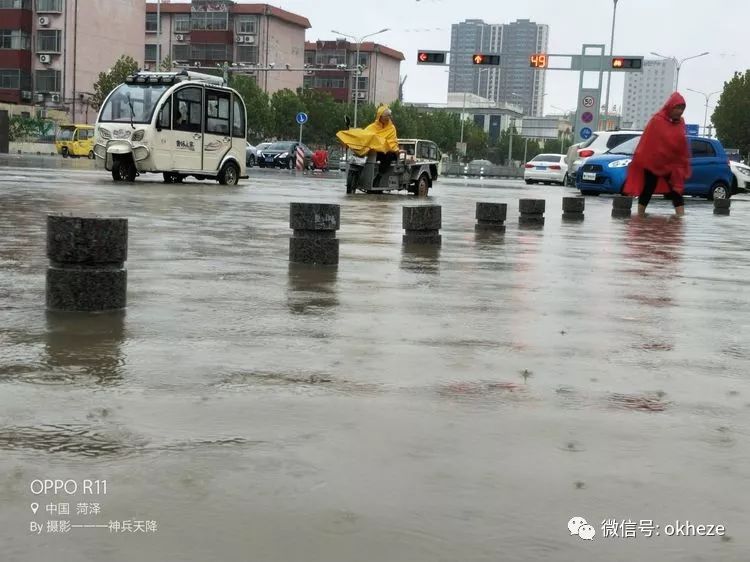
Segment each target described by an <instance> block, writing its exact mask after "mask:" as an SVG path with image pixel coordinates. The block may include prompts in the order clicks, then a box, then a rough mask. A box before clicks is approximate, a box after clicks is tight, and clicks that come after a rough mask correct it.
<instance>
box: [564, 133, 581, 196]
mask: <svg viewBox="0 0 750 562" xmlns="http://www.w3.org/2000/svg"><path fill="white" fill-rule="evenodd" d="M582 144H583V143H582V142H579V143H576V144H571V145H570V147H569V148H568V153H567V154H566V155H565V163H566V164H567V165H568V175H567V177H566V178H565V179H566V182H565V183H566V185H569V186H571V187H575V186H576V174H575V171H573V163H574V162H575V161H576V160H577V159H578V149H579V148H581V145H582Z"/></svg>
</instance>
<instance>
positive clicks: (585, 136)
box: [581, 127, 593, 140]
mask: <svg viewBox="0 0 750 562" xmlns="http://www.w3.org/2000/svg"><path fill="white" fill-rule="evenodd" d="M592 132H593V131H592V130H591V129H589V128H588V127H584V128H583V129H581V138H582V139H583V140H587V139H588V138H589V137H590V136H591V133H592Z"/></svg>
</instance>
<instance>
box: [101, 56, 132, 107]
mask: <svg viewBox="0 0 750 562" xmlns="http://www.w3.org/2000/svg"><path fill="white" fill-rule="evenodd" d="M134 72H138V62H137V61H136V60H135V59H134V58H133V57H129V56H126V55H123V56H121V57H120V58H119V59H118V60H117V62H115V64H114V65H112V68H110V69H109V70H107V71H105V72H100V73H99V78H97V80H96V82H95V83H94V95H93V96H92V97H91V105H92V106H93V107H94V109H99V107H101V105H102V103H104V100H105V98H106V97H107V96H108V95H109V93H110V92H111V91H112V90H114V89H115V88H116V87H117V86H119V85H120V84H122V83H123V82H125V78H127V77H128V76H130V75H131V74H133V73H134Z"/></svg>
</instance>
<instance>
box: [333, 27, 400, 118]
mask: <svg viewBox="0 0 750 562" xmlns="http://www.w3.org/2000/svg"><path fill="white" fill-rule="evenodd" d="M386 31H390V28H388V27H385V28H383V29H381V30H380V31H375V32H374V33H368V34H367V35H363V36H362V37H354V36H353V35H348V34H346V33H341V32H340V31H336V30H335V29H332V30H331V33H335V34H336V35H341V36H342V37H347V38H349V39H353V40H354V41H356V43H357V60H356V61H355V63H354V68H355V72H354V92H353V93H354V127H356V126H357V107H358V101H359V75H360V73H361V70H360V64H359V48H360V46H361V45H362V42H363V41H364V40H365V39H367V38H368V37H372V36H373V35H378V34H380V33H385V32H386Z"/></svg>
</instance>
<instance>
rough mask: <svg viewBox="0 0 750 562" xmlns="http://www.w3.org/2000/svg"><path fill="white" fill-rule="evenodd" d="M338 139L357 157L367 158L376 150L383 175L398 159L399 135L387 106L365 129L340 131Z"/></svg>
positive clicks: (378, 112) (379, 110)
mask: <svg viewBox="0 0 750 562" xmlns="http://www.w3.org/2000/svg"><path fill="white" fill-rule="evenodd" d="M336 137H337V138H338V139H339V140H340V141H341V142H342V143H343V144H345V145H346V146H348V147H349V148H350V149H351V150H352V152H354V154H356V155H357V156H367V155H368V154H369V153H370V151H373V150H374V151H375V152H376V153H377V161H378V162H379V163H380V169H379V172H380V174H381V175H382V174H384V173H385V172H386V170H388V167H389V166H390V165H391V162H393V161H394V160H397V159H398V150H399V149H398V134H397V133H396V126H395V125H394V124H393V121H392V120H391V110H390V108H389V107H388V106H387V105H381V106H380V107H378V111H377V115H376V117H375V121H373V122H372V123H370V124H369V125H368V126H367V127H365V128H364V129H347V130H346V131H339V132H338V133H336Z"/></svg>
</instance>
